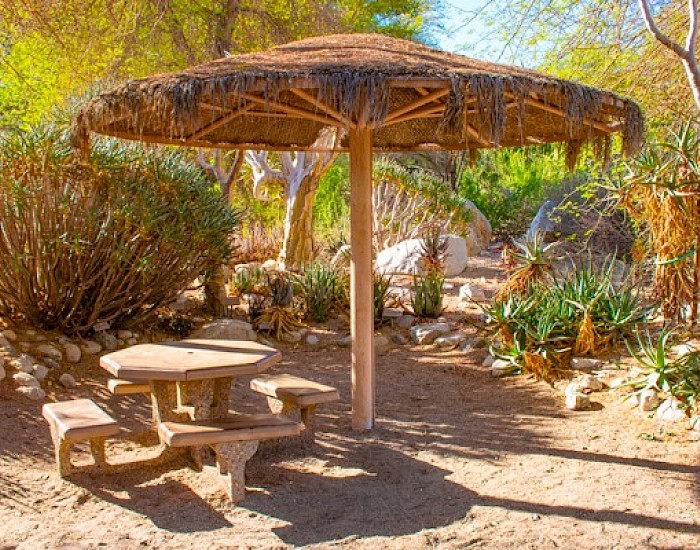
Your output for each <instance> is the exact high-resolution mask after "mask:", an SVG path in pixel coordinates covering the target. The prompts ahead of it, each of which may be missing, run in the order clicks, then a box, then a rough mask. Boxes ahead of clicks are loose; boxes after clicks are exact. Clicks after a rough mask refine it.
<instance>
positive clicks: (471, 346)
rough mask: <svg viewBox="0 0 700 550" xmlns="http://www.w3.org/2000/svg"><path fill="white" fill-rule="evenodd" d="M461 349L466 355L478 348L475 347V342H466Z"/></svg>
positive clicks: (460, 346) (461, 345)
mask: <svg viewBox="0 0 700 550" xmlns="http://www.w3.org/2000/svg"><path fill="white" fill-rule="evenodd" d="M459 349H460V350H461V351H463V352H464V353H469V352H472V351H474V350H475V349H476V348H475V347H474V340H465V341H464V342H462V343H461V344H460V345H459Z"/></svg>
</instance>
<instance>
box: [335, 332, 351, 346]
mask: <svg viewBox="0 0 700 550" xmlns="http://www.w3.org/2000/svg"><path fill="white" fill-rule="evenodd" d="M338 345H339V346H340V347H343V348H349V347H350V346H352V335H351V334H348V335H347V336H344V337H343V338H341V339H340V340H338Z"/></svg>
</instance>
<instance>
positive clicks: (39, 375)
mask: <svg viewBox="0 0 700 550" xmlns="http://www.w3.org/2000/svg"><path fill="white" fill-rule="evenodd" d="M32 374H33V375H34V378H36V379H37V380H43V379H44V378H46V377H47V376H48V374H49V369H48V367H46V366H45V365H42V364H41V363H37V364H36V365H34V372H33V373H32Z"/></svg>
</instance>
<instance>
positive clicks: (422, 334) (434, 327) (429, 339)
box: [410, 323, 450, 345]
mask: <svg viewBox="0 0 700 550" xmlns="http://www.w3.org/2000/svg"><path fill="white" fill-rule="evenodd" d="M448 332H450V325H448V324H447V323H433V324H430V325H415V326H413V327H411V330H410V333H411V338H412V339H413V341H414V342H415V343H416V344H422V345H425V344H432V343H433V342H434V341H435V339H436V338H438V337H439V336H441V335H443V334H447V333H448Z"/></svg>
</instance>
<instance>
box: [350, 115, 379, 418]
mask: <svg viewBox="0 0 700 550" xmlns="http://www.w3.org/2000/svg"><path fill="white" fill-rule="evenodd" d="M350 246H351V250H352V259H351V264H350V285H351V292H350V330H351V335H352V429H353V430H356V431H362V430H370V429H372V428H373V427H374V308H373V296H372V292H373V290H372V289H373V285H372V277H373V275H372V130H371V128H369V127H368V126H366V125H361V124H358V125H357V127H356V128H352V129H351V130H350Z"/></svg>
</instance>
